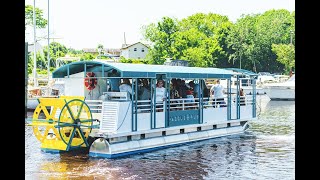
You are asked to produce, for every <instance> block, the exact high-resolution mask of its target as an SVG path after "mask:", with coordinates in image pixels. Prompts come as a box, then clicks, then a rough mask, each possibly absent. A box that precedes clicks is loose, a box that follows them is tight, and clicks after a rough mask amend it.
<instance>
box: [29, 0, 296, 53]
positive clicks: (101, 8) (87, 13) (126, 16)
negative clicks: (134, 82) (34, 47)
mask: <svg viewBox="0 0 320 180" xmlns="http://www.w3.org/2000/svg"><path fill="white" fill-rule="evenodd" d="M34 1H35V6H36V7H37V8H40V9H41V10H43V17H44V18H45V19H48V9H49V32H50V33H49V36H50V38H53V39H50V42H53V41H55V42H59V43H61V44H63V45H65V46H66V47H67V48H74V49H77V50H82V49H83V48H97V46H98V44H102V45H103V46H104V47H105V48H117V49H118V48H119V49H120V48H121V45H122V44H124V42H125V40H126V43H127V44H132V43H136V42H138V41H140V42H143V43H147V42H146V41H145V40H144V39H143V36H142V31H141V28H142V26H146V25H149V24H151V23H157V22H159V21H160V20H161V18H162V17H164V16H167V17H171V18H177V19H178V20H181V19H183V18H186V17H188V16H191V15H193V14H195V13H206V14H207V13H210V12H211V13H216V14H220V15H225V16H227V17H228V18H229V20H230V21H232V22H236V20H237V19H239V18H240V17H241V15H243V14H245V15H247V14H262V13H264V12H265V11H268V10H271V9H276V10H277V9H286V10H288V11H290V12H292V11H295V0H25V4H26V5H32V6H33V4H34ZM48 2H49V8H48ZM25 33H26V35H25V37H26V40H27V41H28V42H29V43H33V27H28V28H27V30H26V32H25ZM47 33H48V29H47V28H45V29H37V30H36V37H37V39H40V40H39V43H40V44H41V45H47V43H48V41H47V39H44V38H42V40H41V37H45V36H47ZM124 35H125V38H124Z"/></svg>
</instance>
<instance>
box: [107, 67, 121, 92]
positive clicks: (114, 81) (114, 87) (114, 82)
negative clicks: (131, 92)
mask: <svg viewBox="0 0 320 180" xmlns="http://www.w3.org/2000/svg"><path fill="white" fill-rule="evenodd" d="M109 77H119V73H118V71H117V70H116V69H113V70H112V72H111V73H110V74H109ZM109 81H110V86H111V87H110V91H112V92H119V91H120V89H119V86H120V79H119V78H110V79H109Z"/></svg>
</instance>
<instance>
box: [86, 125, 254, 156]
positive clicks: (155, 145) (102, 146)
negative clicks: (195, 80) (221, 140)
mask: <svg viewBox="0 0 320 180" xmlns="http://www.w3.org/2000/svg"><path fill="white" fill-rule="evenodd" d="M180 128H181V129H183V131H184V132H183V131H181V129H176V128H175V129H174V128H167V130H166V129H163V130H162V131H160V134H158V135H159V136H156V137H150V138H145V137H147V136H148V135H147V134H144V135H143V137H144V138H141V134H140V135H139V136H135V137H138V138H140V139H136V140H133V139H132V138H133V136H130V138H131V140H128V139H130V138H127V137H126V138H125V139H127V140H125V141H122V142H111V141H110V139H108V138H104V137H100V138H98V139H96V140H95V141H94V142H93V143H92V145H91V147H90V150H89V156H91V157H103V158H117V157H121V156H127V155H130V154H137V153H142V152H150V151H154V150H157V149H163V148H168V147H173V146H178V145H182V144H186V143H191V142H195V141H201V140H206V139H211V138H217V137H222V136H227V135H234V134H241V133H243V132H244V131H245V130H246V129H247V128H248V123H247V121H235V122H233V121H228V122H225V123H221V124H216V125H200V124H199V125H198V127H196V126H194V127H193V128H192V127H189V128H183V127H180ZM192 129H193V130H192ZM199 129H203V130H200V131H199ZM175 130H178V131H175ZM186 131H190V132H186ZM172 132H176V134H171V135H164V134H170V133H172ZM150 134H157V133H156V132H150ZM107 139H108V140H107ZM120 139H121V138H120Z"/></svg>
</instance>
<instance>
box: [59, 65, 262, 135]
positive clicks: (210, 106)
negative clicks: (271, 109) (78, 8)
mask: <svg viewBox="0 0 320 180" xmlns="http://www.w3.org/2000/svg"><path fill="white" fill-rule="evenodd" d="M234 76H237V74H235V73H234V72H233V71H230V70H226V69H219V68H198V67H182V66H165V65H147V64H128V63H108V62H104V61H103V60H100V61H99V60H95V61H79V62H73V63H70V64H67V65H65V66H62V67H60V68H58V69H56V70H55V71H54V72H53V78H64V82H65V95H66V96H68V95H72V96H84V97H85V102H86V103H87V104H88V105H89V107H90V110H91V112H92V114H93V117H94V118H96V119H98V120H99V121H100V132H104V133H124V132H134V131H144V130H152V129H159V128H168V127H174V126H184V125H193V124H215V122H221V121H229V120H240V119H251V118H255V117H256V104H255V96H250V98H246V102H245V106H240V102H237V100H239V99H240V94H239V93H235V94H231V79H232V78H233V77H234ZM215 79H221V80H226V81H227V86H226V87H225V92H226V94H225V97H224V100H223V102H217V101H215V100H214V99H213V98H212V97H211V96H210V95H209V94H208V93H207V92H208V87H207V85H206V83H205V82H206V81H209V80H215ZM238 79H239V78H238ZM250 82H251V83H250V84H251V85H252V86H253V90H255V79H254V78H252V79H251V81H250ZM161 83H163V84H162V85H161V86H162V87H163V88H162V90H158V87H159V84H161ZM122 84H125V88H123V89H124V90H123V89H121V87H120V88H119V87H112V86H114V85H116V86H117V85H119V86H121V85H122ZM238 84H239V83H238ZM237 87H238V90H239V86H237ZM158 93H163V98H160V100H159V99H158ZM234 100H236V101H234Z"/></svg>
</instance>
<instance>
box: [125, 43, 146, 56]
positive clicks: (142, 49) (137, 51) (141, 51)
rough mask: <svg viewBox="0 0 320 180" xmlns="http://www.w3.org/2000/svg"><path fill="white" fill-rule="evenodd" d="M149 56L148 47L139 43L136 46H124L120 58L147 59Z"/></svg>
mask: <svg viewBox="0 0 320 180" xmlns="http://www.w3.org/2000/svg"><path fill="white" fill-rule="evenodd" d="M147 54H148V46H147V45H145V44H143V43H141V42H137V43H134V44H124V45H122V48H121V53H120V56H123V57H124V58H126V59H145V58H146V55H147Z"/></svg>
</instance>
